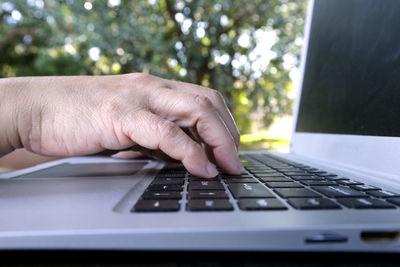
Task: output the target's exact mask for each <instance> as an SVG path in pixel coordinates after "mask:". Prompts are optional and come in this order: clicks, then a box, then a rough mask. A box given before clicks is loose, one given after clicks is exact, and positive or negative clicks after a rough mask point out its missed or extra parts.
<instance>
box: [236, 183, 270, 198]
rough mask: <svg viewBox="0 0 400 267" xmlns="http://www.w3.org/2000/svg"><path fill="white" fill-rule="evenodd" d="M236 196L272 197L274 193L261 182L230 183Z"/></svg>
mask: <svg viewBox="0 0 400 267" xmlns="http://www.w3.org/2000/svg"><path fill="white" fill-rule="evenodd" d="M229 190H230V191H231V193H232V195H233V197H234V198H236V199H238V198H270V197H274V195H273V194H272V193H271V192H270V191H269V190H268V189H267V188H266V187H265V186H263V185H261V184H229Z"/></svg>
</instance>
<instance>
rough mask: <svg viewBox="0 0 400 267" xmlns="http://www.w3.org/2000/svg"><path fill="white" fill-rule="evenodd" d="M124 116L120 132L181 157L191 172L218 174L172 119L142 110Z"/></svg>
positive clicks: (143, 145) (139, 143)
mask: <svg viewBox="0 0 400 267" xmlns="http://www.w3.org/2000/svg"><path fill="white" fill-rule="evenodd" d="M124 119H125V120H124V121H123V122H122V128H123V131H124V133H125V134H126V135H127V136H129V137H130V138H131V139H132V141H134V142H135V143H137V144H138V145H140V146H142V147H144V148H147V149H150V150H161V151H163V152H164V153H165V154H167V155H168V156H170V157H171V158H173V159H176V160H179V161H181V162H182V163H183V165H184V166H185V167H186V169H187V170H188V171H189V172H191V173H192V174H193V175H196V176H200V177H208V178H211V177H215V176H216V175H217V174H218V171H217V169H216V168H215V166H214V165H213V164H212V163H211V162H210V161H209V160H208V158H207V155H206V154H205V152H204V150H203V148H202V147H201V146H200V145H199V144H198V143H196V142H195V141H194V140H193V139H191V138H190V137H189V136H187V135H186V134H185V133H184V132H183V131H182V129H181V128H180V127H179V126H178V125H176V124H175V123H173V122H171V121H168V120H165V119H163V118H161V117H159V116H157V115H156V114H153V113H151V112H148V111H144V110H142V111H138V112H136V113H135V114H128V115H127V116H126V117H125V118H124Z"/></svg>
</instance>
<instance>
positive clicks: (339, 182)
mask: <svg viewBox="0 0 400 267" xmlns="http://www.w3.org/2000/svg"><path fill="white" fill-rule="evenodd" d="M337 183H338V184H341V185H363V183H360V182H357V181H354V180H350V179H346V180H339V181H337Z"/></svg>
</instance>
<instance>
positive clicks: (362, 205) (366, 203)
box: [338, 198, 396, 209]
mask: <svg viewBox="0 0 400 267" xmlns="http://www.w3.org/2000/svg"><path fill="white" fill-rule="evenodd" d="M338 202H339V203H340V204H342V205H344V206H346V207H348V208H352V209H395V208H396V207H395V206H393V205H391V204H389V203H387V202H386V201H383V200H380V199H372V198H343V199H339V200H338Z"/></svg>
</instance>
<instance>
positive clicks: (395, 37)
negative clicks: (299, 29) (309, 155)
mask: <svg viewBox="0 0 400 267" xmlns="http://www.w3.org/2000/svg"><path fill="white" fill-rule="evenodd" d="M399 14H400V1H398V0H385V1H380V0H352V1H350V0H335V1H332V0H315V5H314V9H313V16H312V24H311V31H310V39H309V43H308V52H307V59H306V66H305V70H304V77H303V85H302V93H301V99H300V108H299V113H298V121H297V126H296V132H311V133H331V134H348V135H370V136H392V137H396V136H400V15H399Z"/></svg>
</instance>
